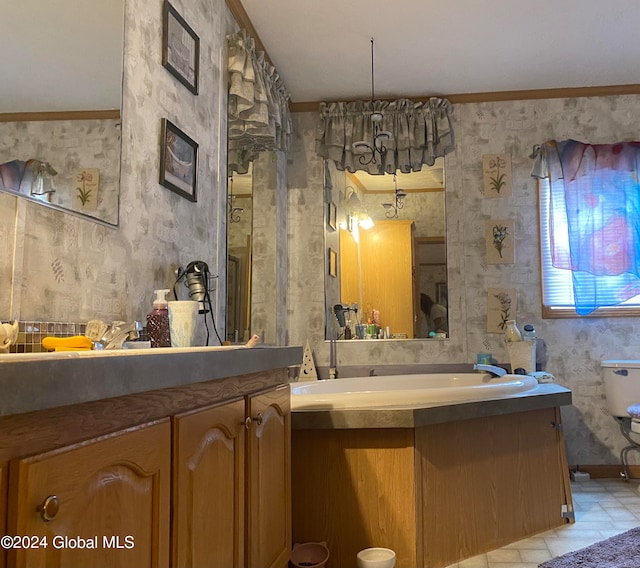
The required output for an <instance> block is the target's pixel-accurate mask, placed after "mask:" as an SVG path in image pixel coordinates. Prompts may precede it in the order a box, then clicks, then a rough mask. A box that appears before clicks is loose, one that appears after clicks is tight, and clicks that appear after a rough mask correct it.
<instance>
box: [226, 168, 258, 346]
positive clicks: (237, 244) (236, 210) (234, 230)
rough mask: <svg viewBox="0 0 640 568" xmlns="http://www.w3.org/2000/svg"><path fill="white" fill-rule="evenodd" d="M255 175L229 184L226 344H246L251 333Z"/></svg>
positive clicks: (238, 177) (234, 176)
mask: <svg viewBox="0 0 640 568" xmlns="http://www.w3.org/2000/svg"><path fill="white" fill-rule="evenodd" d="M252 224H253V175H252V168H251V166H250V167H249V171H248V172H247V173H246V174H238V173H237V172H233V174H232V175H231V176H230V177H229V179H228V184H227V328H226V329H227V340H228V341H231V342H233V343H238V342H240V343H245V342H247V341H248V340H249V338H250V333H251V332H250V329H251V324H250V322H251V240H252Z"/></svg>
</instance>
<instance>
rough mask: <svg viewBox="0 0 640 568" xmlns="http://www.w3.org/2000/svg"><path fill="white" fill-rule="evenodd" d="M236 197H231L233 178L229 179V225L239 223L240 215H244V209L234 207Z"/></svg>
mask: <svg viewBox="0 0 640 568" xmlns="http://www.w3.org/2000/svg"><path fill="white" fill-rule="evenodd" d="M235 199H236V196H235V195H233V176H232V177H230V178H229V195H228V200H229V223H239V222H240V221H241V220H242V219H241V217H240V215H241V214H242V213H244V207H234V205H233V203H234V201H235Z"/></svg>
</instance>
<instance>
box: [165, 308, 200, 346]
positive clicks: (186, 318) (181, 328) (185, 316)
mask: <svg viewBox="0 0 640 568" xmlns="http://www.w3.org/2000/svg"><path fill="white" fill-rule="evenodd" d="M168 308H169V330H170V331H171V347H193V346H194V345H195V343H196V327H197V325H196V324H197V322H198V319H197V317H198V302H196V301H194V300H177V301H175V302H169V303H168Z"/></svg>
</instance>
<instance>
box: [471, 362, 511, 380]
mask: <svg viewBox="0 0 640 568" xmlns="http://www.w3.org/2000/svg"><path fill="white" fill-rule="evenodd" d="M473 370H474V371H486V372H487V373H491V374H492V375H493V376H494V377H504V376H505V375H506V374H507V372H506V371H505V370H504V369H503V368H502V367H496V366H495V365H484V364H482V363H476V364H475V365H474V366H473Z"/></svg>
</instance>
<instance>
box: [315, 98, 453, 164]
mask: <svg viewBox="0 0 640 568" xmlns="http://www.w3.org/2000/svg"><path fill="white" fill-rule="evenodd" d="M452 108H453V107H452V105H451V103H450V102H449V101H448V100H446V99H439V98H435V97H433V98H431V99H429V100H427V101H425V102H413V101H410V100H408V99H398V100H396V101H393V102H386V101H374V102H373V104H372V102H371V101H368V102H365V101H354V102H349V103H345V102H334V103H320V123H319V125H318V131H317V134H316V153H317V154H318V155H319V156H321V157H323V158H325V159H329V160H333V161H334V162H335V164H336V167H337V168H338V169H339V170H348V171H350V172H355V171H356V170H365V171H367V172H368V173H370V174H382V173H385V172H386V173H390V174H392V173H395V172H396V171H397V170H400V171H401V172H402V173H409V172H411V171H419V170H420V169H421V168H422V166H423V164H426V165H429V166H432V165H433V163H434V162H435V160H436V158H438V157H440V156H444V154H445V153H447V152H449V151H451V150H453V147H454V137H453V127H452V123H451V113H452ZM372 112H380V113H382V115H383V120H382V123H381V125H380V130H383V131H384V130H386V131H389V132H391V134H392V136H393V139H392V140H390V141H387V142H385V146H386V147H387V153H386V155H385V156H384V157H383V159H382V160H378V161H377V163H371V164H367V165H363V164H361V163H360V161H359V158H360V155H359V154H357V153H355V152H354V150H353V143H354V142H358V141H360V140H366V141H368V142H369V143H370V144H371V143H372V140H373V123H372V121H371V113H372Z"/></svg>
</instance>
